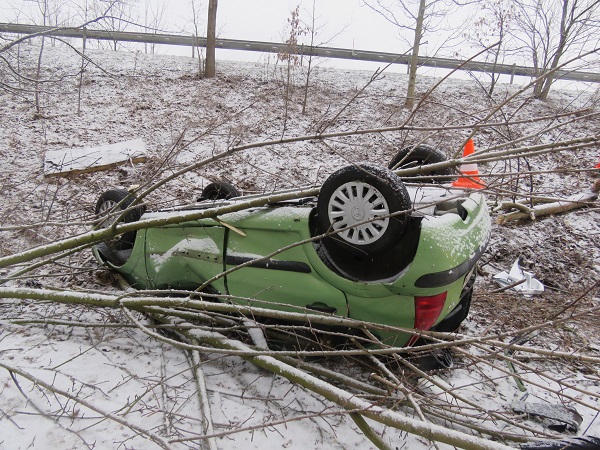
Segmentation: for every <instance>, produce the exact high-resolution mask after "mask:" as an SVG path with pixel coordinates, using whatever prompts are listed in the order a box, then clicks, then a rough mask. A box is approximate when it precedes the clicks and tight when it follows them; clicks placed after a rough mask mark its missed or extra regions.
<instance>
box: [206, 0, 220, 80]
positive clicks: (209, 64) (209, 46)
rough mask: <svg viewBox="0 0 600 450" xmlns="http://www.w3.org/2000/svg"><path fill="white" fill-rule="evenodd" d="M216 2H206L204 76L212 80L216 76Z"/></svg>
mask: <svg viewBox="0 0 600 450" xmlns="http://www.w3.org/2000/svg"><path fill="white" fill-rule="evenodd" d="M218 3H219V2H218V0H209V2H208V20H207V26H206V64H205V67H204V76H205V77H206V78H213V77H214V76H215V75H216V64H215V46H216V39H217V7H218Z"/></svg>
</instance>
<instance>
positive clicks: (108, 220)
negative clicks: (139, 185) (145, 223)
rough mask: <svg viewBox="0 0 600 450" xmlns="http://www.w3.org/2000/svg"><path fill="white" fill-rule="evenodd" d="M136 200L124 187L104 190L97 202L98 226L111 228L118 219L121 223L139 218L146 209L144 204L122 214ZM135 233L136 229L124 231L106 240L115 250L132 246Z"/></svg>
mask: <svg viewBox="0 0 600 450" xmlns="http://www.w3.org/2000/svg"><path fill="white" fill-rule="evenodd" d="M134 200H135V195H133V194H132V193H130V192H128V191H126V190H123V189H113V190H110V191H106V192H104V193H103V194H102V195H101V196H100V198H98V201H97V202H96V208H95V212H96V216H98V218H99V219H100V223H99V225H98V227H99V228H110V227H111V226H113V224H114V223H115V221H117V220H118V221H119V223H129V222H135V221H137V220H139V219H140V217H142V214H144V212H145V211H146V208H145V207H144V206H138V207H136V208H132V209H131V210H129V211H127V212H126V213H125V214H124V215H122V216H121V215H120V213H121V212H122V211H125V210H126V209H127V208H129V206H130V205H131V204H132V203H133V201H134ZM135 234H136V232H135V231H130V232H127V233H124V234H122V235H121V236H117V237H116V238H114V239H112V240H111V241H109V242H106V245H108V246H109V247H110V248H112V249H113V250H124V249H127V248H132V247H133V243H134V242H135Z"/></svg>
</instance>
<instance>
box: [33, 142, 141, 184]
mask: <svg viewBox="0 0 600 450" xmlns="http://www.w3.org/2000/svg"><path fill="white" fill-rule="evenodd" d="M147 159H148V158H147V155H146V144H144V141H143V140H142V139H133V140H131V141H125V142H118V143H116V144H109V145H101V146H98V147H88V148H65V149H61V150H50V151H47V152H46V158H45V160H44V176H46V177H61V176H66V175H70V174H78V173H89V172H98V171H100V170H107V169H111V168H114V167H117V166H120V165H123V164H127V163H131V164H137V163H142V162H146V160H147Z"/></svg>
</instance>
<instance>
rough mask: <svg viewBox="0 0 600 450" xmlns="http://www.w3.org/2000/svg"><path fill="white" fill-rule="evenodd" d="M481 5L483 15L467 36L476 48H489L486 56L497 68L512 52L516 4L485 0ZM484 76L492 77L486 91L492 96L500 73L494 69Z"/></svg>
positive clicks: (504, 0) (501, 0) (468, 31)
mask: <svg viewBox="0 0 600 450" xmlns="http://www.w3.org/2000/svg"><path fill="white" fill-rule="evenodd" d="M480 7H481V15H480V16H479V17H478V18H477V19H476V20H475V22H474V24H473V25H474V26H473V27H472V29H470V30H467V31H466V32H465V36H466V37H467V39H469V40H471V41H472V42H473V43H474V46H475V47H476V48H489V50H488V51H487V52H486V54H485V57H486V59H488V60H491V62H492V63H493V67H494V68H495V67H496V65H497V64H502V63H504V60H505V59H506V58H507V56H509V55H510V54H511V50H510V42H509V41H510V37H511V36H510V33H509V31H510V29H511V27H513V26H514V22H515V20H516V19H515V17H516V6H515V3H514V2H513V1H511V0H485V1H483V2H482V3H481V4H480ZM493 44H497V45H493ZM512 53H514V51H512ZM484 76H485V77H489V78H490V84H489V86H487V88H486V91H487V93H488V95H489V96H491V95H492V94H493V92H494V88H495V86H496V83H497V82H498V80H499V78H500V74H499V73H497V72H496V70H495V69H494V70H492V71H491V72H489V73H484Z"/></svg>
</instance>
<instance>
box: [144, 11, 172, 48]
mask: <svg viewBox="0 0 600 450" xmlns="http://www.w3.org/2000/svg"><path fill="white" fill-rule="evenodd" d="M166 12H167V5H166V3H163V2H162V1H158V2H157V3H156V4H155V5H154V6H153V2H150V1H149V0H145V2H144V31H146V32H148V31H150V32H152V33H156V32H157V31H159V30H161V29H162V28H163V27H164V23H165V14H166ZM155 49H156V44H148V43H144V51H145V52H146V53H148V50H149V51H150V53H154V51H155Z"/></svg>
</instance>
